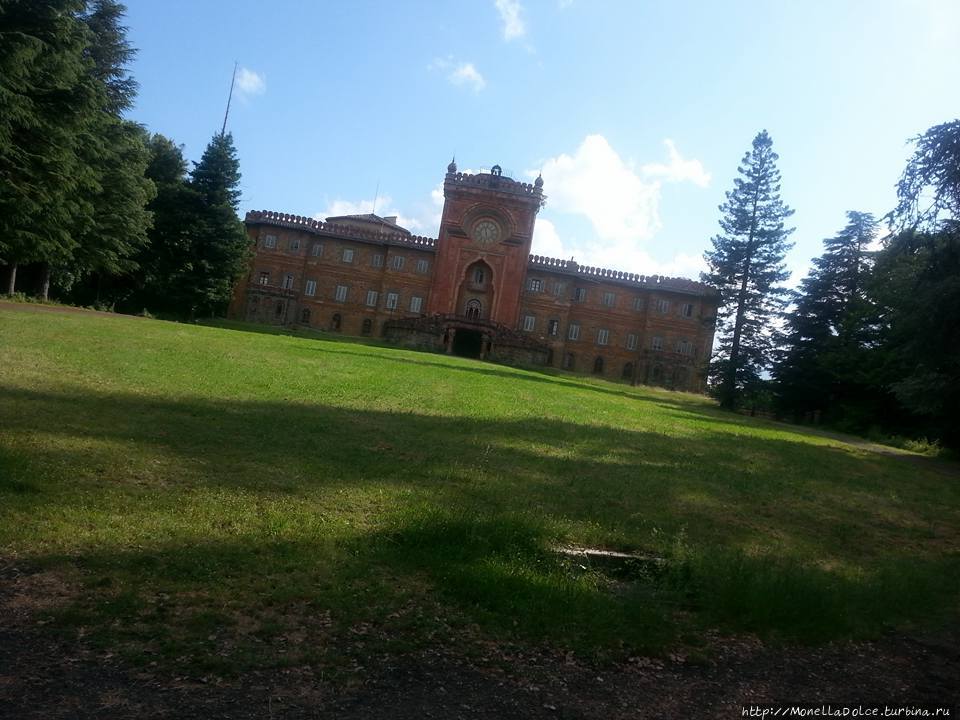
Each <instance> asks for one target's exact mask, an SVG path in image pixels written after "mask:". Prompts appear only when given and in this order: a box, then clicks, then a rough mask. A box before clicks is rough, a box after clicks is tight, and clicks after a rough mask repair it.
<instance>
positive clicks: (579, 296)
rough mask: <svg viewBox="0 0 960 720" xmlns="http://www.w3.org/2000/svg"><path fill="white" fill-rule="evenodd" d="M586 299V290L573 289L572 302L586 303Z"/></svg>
mask: <svg viewBox="0 0 960 720" xmlns="http://www.w3.org/2000/svg"><path fill="white" fill-rule="evenodd" d="M586 299H587V289H586V288H574V290H573V301H574V302H586Z"/></svg>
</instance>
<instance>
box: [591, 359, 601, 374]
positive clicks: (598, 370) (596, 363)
mask: <svg viewBox="0 0 960 720" xmlns="http://www.w3.org/2000/svg"><path fill="white" fill-rule="evenodd" d="M593 374H594V375H603V358H602V357H600V356H599V355H598V356H597V359H596V360H594V361H593Z"/></svg>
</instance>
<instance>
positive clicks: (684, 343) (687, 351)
mask: <svg viewBox="0 0 960 720" xmlns="http://www.w3.org/2000/svg"><path fill="white" fill-rule="evenodd" d="M677 352H678V353H680V354H681V355H692V354H693V343H692V342H690V341H689V340H680V341H678V342H677Z"/></svg>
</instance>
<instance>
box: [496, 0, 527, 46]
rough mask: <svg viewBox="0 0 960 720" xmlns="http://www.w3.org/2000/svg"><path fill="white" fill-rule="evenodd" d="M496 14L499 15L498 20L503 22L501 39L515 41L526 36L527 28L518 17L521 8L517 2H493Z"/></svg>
mask: <svg viewBox="0 0 960 720" xmlns="http://www.w3.org/2000/svg"><path fill="white" fill-rule="evenodd" d="M493 4H494V5H495V6H496V8H497V12H498V13H500V20H501V21H502V22H503V39H504V40H507V41H509V40H516V39H517V38H522V37H523V36H524V35H526V34H527V26H526V24H525V23H524V22H523V18H522V17H521V16H520V15H521V13H522V12H523V7H522V6H521V5H520V2H519V0H494V3H493Z"/></svg>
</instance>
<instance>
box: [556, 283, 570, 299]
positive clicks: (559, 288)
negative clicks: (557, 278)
mask: <svg viewBox="0 0 960 720" xmlns="http://www.w3.org/2000/svg"><path fill="white" fill-rule="evenodd" d="M566 289H567V286H566V285H564V284H563V283H562V282H555V283H554V284H553V294H554V295H555V296H556V297H562V296H563V293H564V291H565V290H566Z"/></svg>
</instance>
